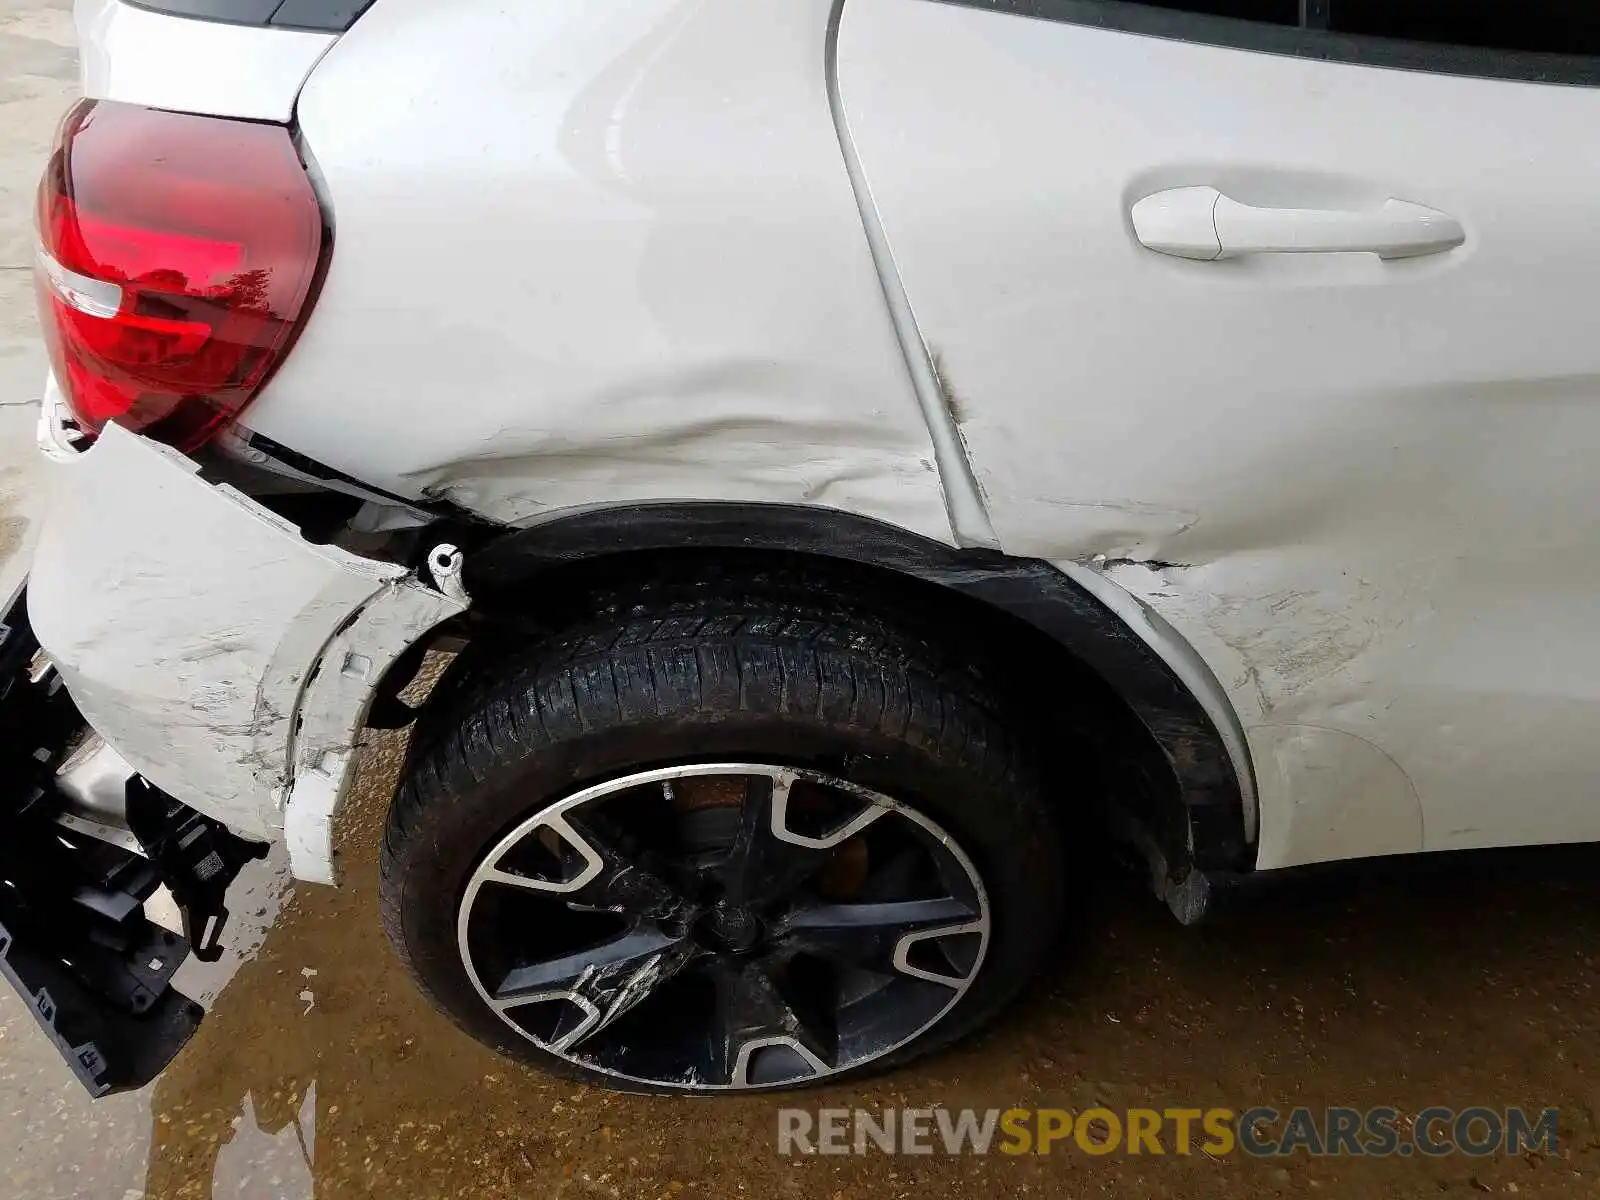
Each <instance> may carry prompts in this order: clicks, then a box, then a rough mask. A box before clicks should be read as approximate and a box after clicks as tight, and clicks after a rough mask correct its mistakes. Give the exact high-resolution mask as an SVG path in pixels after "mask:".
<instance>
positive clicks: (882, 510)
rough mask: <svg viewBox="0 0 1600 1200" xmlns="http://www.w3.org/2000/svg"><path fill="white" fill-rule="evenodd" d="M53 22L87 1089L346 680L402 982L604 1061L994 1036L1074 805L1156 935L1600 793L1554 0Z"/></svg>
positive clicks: (324, 762)
mask: <svg viewBox="0 0 1600 1200" xmlns="http://www.w3.org/2000/svg"><path fill="white" fill-rule="evenodd" d="M78 22H79V29H80V33H81V37H82V41H83V47H84V64H85V67H84V81H85V90H86V93H87V95H88V96H89V99H87V100H85V101H84V102H82V103H81V104H79V105H78V106H77V107H76V108H75V109H74V110H73V111H72V113H71V114H70V115H69V116H68V117H67V119H66V121H65V123H64V124H63V126H62V131H61V135H60V139H59V143H58V147H57V149H56V152H55V154H54V156H53V157H52V159H51V161H50V164H49V167H48V170H47V171H46V173H45V178H44V181H43V183H42V185H41V189H40V194H39V210H38V213H39V216H38V222H39V226H38V227H39V238H40V249H39V257H38V263H39V269H38V279H39V286H40V296H41V313H42V317H43V325H44V329H45V333H46V337H47V340H48V342H49V346H50V351H51V356H52V361H53V364H54V371H53V375H52V379H51V381H50V383H49V385H48V387H47V390H46V394H45V403H44V409H43V417H42V422H41V432H40V441H41V445H42V447H43V449H44V452H45V453H46V454H48V455H49V456H50V457H52V458H53V459H56V460H58V461H59V463H60V466H59V468H58V469H57V474H58V475H59V484H60V486H59V489H58V492H59V494H58V495H57V497H56V499H55V501H54V507H53V510H52V512H51V514H50V517H49V520H48V523H47V526H46V528H45V530H44V533H43V535H42V539H41V541H40V544H39V549H38V553H37V558H36V560H35V562H34V564H33V568H32V570H33V574H32V577H31V581H30V584H29V588H28V595H27V614H26V616H25V615H24V614H23V612H22V610H21V607H20V605H19V606H17V607H16V608H14V610H13V614H12V618H11V622H10V623H11V625H12V626H13V629H12V635H11V637H10V638H9V639H8V641H7V643H6V645H5V646H4V647H3V654H4V657H5V664H4V665H5V667H6V671H7V674H6V675H5V676H4V681H3V686H4V687H5V688H6V689H8V690H6V691H5V693H4V697H5V698H4V700H3V701H0V715H3V716H4V718H5V719H6V720H7V721H8V722H10V724H9V725H8V737H11V736H12V731H13V730H21V729H26V731H27V734H28V736H27V737H23V736H22V735H21V734H17V735H16V736H15V738H14V740H15V742H16V745H17V746H18V747H19V749H18V750H17V751H15V752H12V757H13V758H14V759H15V760H16V762H15V763H14V764H13V765H14V770H13V772H12V775H11V778H13V779H15V780H26V786H25V787H24V786H23V785H22V784H20V783H19V784H16V785H15V786H13V785H11V784H8V785H7V786H8V787H10V788H12V790H13V791H15V792H17V795H16V796H15V797H13V799H14V801H15V802H14V803H11V802H9V801H8V805H9V807H3V808H0V823H9V832H8V833H7V835H6V840H5V846H6V847H7V848H6V849H5V850H3V851H0V865H5V867H6V871H7V874H6V875H5V878H6V879H7V881H8V882H10V883H12V886H11V887H9V888H6V889H0V966H4V968H5V970H6V971H7V973H8V974H9V975H10V976H11V977H12V979H13V981H14V982H16V983H18V985H19V986H21V987H22V988H23V990H24V991H26V992H27V993H28V994H29V995H30V996H31V997H32V998H33V999H34V1002H35V1007H36V1009H37V1010H38V1011H39V1012H40V1016H41V1020H42V1021H43V1022H44V1024H45V1025H46V1026H47V1028H48V1029H50V1030H51V1031H52V1032H53V1033H54V1035H55V1036H56V1037H57V1039H58V1042H59V1043H60V1044H61V1045H62V1046H63V1048H64V1049H65V1050H66V1051H67V1052H68V1053H69V1055H70V1056H71V1057H72V1058H73V1061H74V1062H75V1064H76V1065H77V1067H78V1070H79V1074H80V1075H81V1076H82V1077H83V1078H84V1079H85V1081H86V1082H87V1083H89V1085H90V1086H91V1087H92V1088H94V1089H95V1090H97V1091H108V1090H115V1089H116V1088H119V1087H126V1086H134V1085H136V1084H138V1083H140V1082H142V1081H144V1080H145V1079H147V1078H149V1077H150V1075H151V1074H152V1073H153V1072H154V1071H156V1070H159V1069H160V1066H161V1065H162V1064H163V1063H165V1062H166V1061H167V1060H168V1059H169V1058H170V1057H171V1054H172V1053H175V1052H176V1050H177V1048H178V1047H179V1046H181V1044H182V1041H183V1039H184V1038H185V1037H186V1036H187V1035H188V1032H189V1031H191V1030H192V1028H193V1023H194V1021H195V1020H196V1019H198V1014H197V1013H196V1012H195V1010H194V1009H193V1007H192V1006H189V1005H188V1004H187V1002H186V1001H184V1000H183V999H182V997H181V996H178V995H177V993H175V992H173V991H172V990H171V988H170V986H169V984H168V982H167V976H169V975H170V967H171V965H172V964H173V962H175V961H178V960H181V959H182V957H183V953H184V952H185V951H186V950H188V949H193V950H195V951H196V952H197V953H201V954H210V953H214V952H215V944H216V934H217V929H218V926H219V925H220V922H221V920H222V919H223V917H224V916H225V914H226V910H225V907H224V906H223V902H222V897H223V896H224V895H225V892H226V888H227V883H228V881H229V880H230V879H231V878H232V876H233V873H234V872H235V871H236V869H237V867H238V865H239V863H241V862H243V861H245V860H246V859H248V858H249V857H250V856H251V855H253V854H257V853H259V852H260V848H261V846H262V845H263V844H264V843H268V842H272V841H278V840H282V841H285V842H286V843H287V845H288V852H289V856H290V861H291V864H292V869H293V872H294V874H295V875H296V876H297V877H298V878H300V879H303V880H309V881H316V882H321V883H333V882H335V881H336V876H337V859H338V849H337V845H336V839H335V837H334V832H333V831H334V829H335V818H336V816H337V814H338V809H339V804H340V800H341V797H342V796H343V795H344V794H345V792H346V789H347V786H348V784H349V779H350V775H351V771H352V764H353V762H354V760H355V757H356V751H357V748H358V746H359V745H360V743H361V740H362V737H363V729H364V728H367V727H400V726H404V725H411V724H414V726H415V728H414V732H413V735H412V738H411V749H410V758H409V761H408V763H407V765H406V767H405V771H404V774H403V778H402V782H401V784H400V788H399V792H398V794H397V796H396V798H395V800H394V803H393V806H392V809H391V811H390V813H389V819H388V828H387V833H386V838H385V842H384V854H383V864H382V871H383V912H384V920H385V925H386V927H387V929H388V932H389V935H390V937H391V938H392V939H393V940H394V943H395V945H396V947H397V948H398V950H399V953H400V955H401V957H402V958H403V959H404V961H405V963H406V964H407V966H408V967H409V968H410V970H411V971H412V973H413V974H414V975H415V977H416V979H417V980H418V982H419V983H420V984H421V986H422V987H423V988H424V989H425V990H426V991H427V992H428V994H429V995H430V996H431V997H432V998H433V999H434V1000H435V1001H436V1002H437V1003H438V1005H439V1006H440V1007H441V1008H442V1009H443V1010H444V1011H445V1012H447V1013H448V1014H449V1015H450V1016H451V1017H453V1018H454V1019H455V1020H456V1021H457V1022H458V1023H460V1024H461V1025H462V1026H463V1027H464V1028H466V1029H467V1030H468V1031H469V1032H471V1033H472V1034H473V1035H474V1036H476V1037H478V1038H480V1039H482V1040H483V1041H485V1042H487V1043H489V1044H491V1045H494V1046H497V1047H500V1048H501V1049H503V1050H505V1051H507V1052H509V1053H512V1054H515V1055H518V1056H520V1057H522V1058H525V1059H528V1060H530V1061H533V1062H536V1063H539V1064H541V1065H543V1066H546V1067H548V1068H549V1069H551V1070H555V1071H562V1072H566V1073H569V1074H571V1075H574V1076H577V1077H581V1078H584V1079H588V1080H592V1081H594V1082H598V1083H603V1084H607V1085H611V1086H617V1087H622V1088H627V1089H631V1090H641V1091H671V1092H689V1091H708V1090H719V1089H730V1088H777V1087H784V1086H791V1085H797V1084H804V1083H809V1082H812V1081H815V1080H818V1079H823V1078H837V1077H838V1076H841V1075H843V1074H847V1073H853V1072H858V1071H863V1070H867V1069H879V1068H883V1067H886V1066H890V1065H893V1064H897V1063H900V1062H903V1061H905V1060H907V1059H909V1058H911V1057H912V1056H914V1055H916V1054H918V1053H921V1052H924V1051H926V1050H929V1049H931V1048H934V1047H937V1046H940V1045H943V1044H945V1043H947V1042H949V1041H950V1040H951V1039H953V1038H956V1037H958V1036H960V1035H961V1034H963V1033H965V1032H967V1031H969V1030H971V1029H973V1028H975V1027H976V1026H977V1025H979V1024H980V1023H982V1022H983V1021H984V1020H986V1019H987V1018H989V1017H990V1016H991V1015H992V1014H993V1013H994V1012H995V1011H996V1010H997V1009H998V1008H999V1007H1000V1006H1001V1005H1002V1004H1003V1003H1004V1002H1005V1001H1006V1000H1007V999H1009V998H1010V997H1011V996H1012V995H1013V994H1014V993H1015V992H1016V990H1017V989H1018V988H1019V987H1020V986H1021V985H1022V983H1023V982H1024V981H1025V980H1026V979H1027V977H1028V975H1029V974H1030V972H1032V971H1033V969H1034V968H1035V967H1036V966H1037V965H1038V963H1039V962H1040V960H1041V958H1042V957H1043V956H1044V955H1046V953H1047V952H1048V949H1049V946H1050V941H1051V935H1052V931H1053V929H1054V928H1055V926H1056V924H1057V922H1058V919H1059V916H1060V913H1061V910H1062V907H1063V904H1064V895H1065V894H1068V893H1070V891H1071V889H1072V880H1071V879H1070V878H1065V877H1064V875H1063V867H1062V862H1063V857H1062V853H1063V852H1062V845H1063V841H1064V840H1067V839H1073V840H1076V839H1077V838H1078V837H1079V836H1080V833H1081V831H1082V830H1084V829H1086V828H1087V827H1088V826H1089V824H1090V823H1091V822H1094V821H1102V822H1105V823H1107V824H1109V826H1110V828H1111V829H1112V830H1113V832H1114V833H1116V834H1117V835H1118V836H1119V837H1121V838H1122V839H1124V840H1125V841H1126V842H1128V843H1129V844H1130V845H1132V846H1133V847H1135V848H1136V849H1137V850H1138V851H1139V852H1140V854H1141V855H1142V857H1143V859H1144V860H1145V861H1147V862H1148V864H1149V874H1150V878H1151V880H1152V882H1153V884H1154V887H1155V890H1156V891H1157V892H1158V894H1159V895H1160V896H1161V897H1163V898H1164V899H1165V900H1166V901H1167V902H1168V903H1169V904H1170V905H1171V906H1172V908H1173V909H1174V911H1175V912H1176V913H1177V914H1178V916H1179V917H1180V918H1182V919H1184V920H1186V921H1192V920H1195V919H1198V917H1199V916H1200V915H1201V914H1202V913H1203V912H1204V911H1205V909H1206V907H1207V905H1208V903H1209V901H1210V899H1211V897H1212V895H1213V893H1214V891H1215V889H1216V888H1217V887H1218V886H1219V885H1222V884H1228V883H1234V882H1237V881H1239V880H1241V879H1243V878H1246V877H1248V876H1252V875H1255V876H1260V875H1262V874H1263V873H1266V872H1270V871H1275V870H1281V869H1282V868H1286V867H1292V866H1297V865H1301V864H1308V863H1315V862H1324V861H1329V860H1334V859H1346V858H1356V857H1369V856H1376V855H1399V854H1408V853H1412V852H1417V851H1433V850H1449V849H1463V848H1472V847H1486V846H1503V845H1513V844H1518V845H1520V844H1533V843H1551V842H1572V841H1589V840H1600V804H1597V803H1596V801H1595V798H1594V778H1595V768H1594V763H1593V761H1592V760H1591V758H1590V752H1591V750H1592V749H1593V747H1594V743H1595V738H1596V730H1597V729H1600V684H1597V680H1600V601H1597V599H1596V597H1597V594H1600V553H1597V552H1596V549H1595V538H1596V515H1595V514H1596V513H1600V470H1597V469H1596V468H1595V464H1594V458H1595V447H1597V446H1600V337H1597V336H1596V334H1595V330H1594V312H1593V310H1592V309H1591V308H1590V307H1589V304H1590V301H1588V300H1586V299H1585V297H1592V295H1593V292H1594V287H1595V280H1596V279H1597V278H1600V237H1597V236H1596V234H1595V232H1594V226H1595V218H1596V213H1597V211H1600V154H1596V153H1595V142H1596V136H1597V135H1596V131H1597V130H1600V91H1597V90H1596V89H1595V88H1594V87H1593V86H1592V85H1595V84H1597V83H1600V57H1597V55H1600V17H1597V16H1596V15H1594V14H1593V13H1592V12H1591V11H1590V10H1589V9H1587V8H1584V7H1583V6H1577V5H1570V4H1556V3H1553V2H1549V0H1533V2H1531V3H1526V4H1522V5H1518V6H1516V8H1515V11H1514V12H1513V11H1510V10H1505V11H1495V12H1491V11H1489V10H1488V9H1484V10H1483V11H1480V10H1479V8H1477V7H1473V6H1457V5H1445V4H1437V3H1431V2H1429V0H1393V2H1385V3H1381V4H1380V3H1376V2H1374V0H1194V2H1192V3H1191V2H1185V0H1163V2H1162V3H1158V4H1143V3H1123V2H1117V0H763V2H761V3H752V2H751V0H701V2H699V3H695V4H684V3H680V2H678V0H621V2H617V3H607V4H597V3H580V2H578V0H539V2H538V3H523V4H507V3H504V2H503V0H450V3H439V2H438V0H376V3H371V2H370V0H368V2H362V0H140V2H139V3H137V4H134V3H131V2H125V0H79V9H78ZM29 618H31V622H32V629H33V631H34V632H35V633H36V635H37V640H38V643H40V644H42V647H43V648H42V650H37V647H36V646H35V643H34V642H33V640H32V636H31V635H30V634H29V630H28V625H27V621H28V619H29ZM36 650H37V652H35V651H36ZM429 650H450V651H455V652H456V653H455V654H454V657H453V659H452V660H451V662H450V665H449V666H448V668H447V669H446V670H445V672H444V675H443V677H442V678H441V679H439V680H438V682H437V684H436V685H435V686H433V688H432V690H431V691H429V692H427V693H426V699H425V700H418V699H417V698H416V697H417V695H418V694H419V693H421V692H422V690H423V689H421V687H420V686H419V687H418V688H414V689H412V690H411V691H409V692H408V691H406V688H407V685H408V684H410V683H412V682H413V681H414V680H416V678H417V676H418V673H419V669H420V668H421V666H422V664H423V661H424V658H425V655H426V654H427V652H428V651H429ZM61 683H64V684H65V689H64V690H62V689H61V687H60V686H59V685H60V684H61ZM403 692H404V693H405V697H404V698H403V697H402V693H403ZM80 714H81V720H80ZM83 722H86V724H87V728H83V727H81V725H82V723H83ZM24 793H25V794H24ZM12 810H15V811H12ZM86 895H87V896H89V897H90V900H92V901H93V902H92V903H90V902H89V901H86V900H85V899H84V897H85V896H86ZM162 896H170V897H171V898H172V899H174V900H175V901H176V903H177V905H178V907H179V908H180V909H181V910H182V912H183V915H184V917H185V920H184V923H183V927H184V930H185V933H186V937H185V938H181V939H180V938H178V937H176V936H175V935H172V934H165V933H161V932H159V931H157V930H156V929H155V928H154V926H152V925H151V924H150V923H149V921H148V920H147V917H146V915H145V913H146V912H148V911H153V909H152V905H153V903H154V902H155V900H156V899H158V898H160V897H162ZM152 945H159V946H164V947H166V951H165V952H164V953H158V954H156V955H155V956H154V957H153V958H152V957H151V956H150V954H149V950H150V947H151V946H152ZM108 947H109V949H108ZM41 998H42V999H41Z"/></svg>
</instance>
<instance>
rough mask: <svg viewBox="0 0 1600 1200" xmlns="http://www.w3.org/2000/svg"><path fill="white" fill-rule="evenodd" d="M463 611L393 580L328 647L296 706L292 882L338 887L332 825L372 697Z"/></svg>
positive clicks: (288, 827)
mask: <svg viewBox="0 0 1600 1200" xmlns="http://www.w3.org/2000/svg"><path fill="white" fill-rule="evenodd" d="M466 608H467V604H466V602H465V601H463V600H460V599H452V598H451V597H449V596H445V595H442V594H441V593H439V592H436V591H434V590H432V589H431V588H427V587H424V586H423V585H422V584H420V583H418V582H417V581H416V580H415V579H411V578H407V579H398V580H393V581H391V582H389V583H388V584H386V585H385V586H384V587H383V588H382V589H381V590H380V591H379V592H378V593H377V594H376V595H374V596H373V597H372V598H371V599H370V600H368V601H367V603H366V604H365V605H363V607H362V609H361V612H360V615H359V616H357V617H356V619H355V620H353V621H352V622H350V624H349V625H348V626H346V627H345V628H343V629H341V630H340V631H339V632H338V633H337V634H336V635H334V638H333V640H332V641H331V642H329V643H328V646H327V648H326V649H325V650H324V651H323V653H322V656H321V658H320V660H319V662H318V665H317V670H316V672H315V674H314V675H313V676H312V678H311V681H310V683H308V684H307V685H306V689H305V694H304V696H303V697H302V699H301V704H300V713H301V716H302V717H303V720H302V722H301V725H300V727H299V729H298V731H297V732H296V734H295V741H294V776H293V783H292V785H291V787H290V790H289V793H288V800H287V803H286V805H285V810H284V837H285V840H286V841H287V842H288V844H289V864H290V867H291V868H292V870H293V872H294V875H295V878H297V879H304V880H305V881H307V882H308V883H328V884H332V883H337V882H338V873H337V869H336V863H335V861H334V853H333V818H334V814H335V813H337V812H338V809H339V804H340V802H341V801H342V800H343V799H344V796H345V793H346V792H347V791H348V790H349V787H350V784H351V781H352V776H353V775H354V772H353V770H352V769H351V768H352V766H353V764H354V758H355V751H356V746H357V743H358V741H359V739H360V737H361V731H362V727H363V725H364V723H365V721H366V716H367V711H368V709H370V708H371V706H372V699H373V689H374V687H375V686H376V685H377V682H378V680H380V679H381V678H382V677H383V674H384V672H385V671H386V670H388V668H389V666H390V665H391V664H392V663H393V662H394V660H395V659H397V658H398V657H399V656H400V655H401V654H402V653H404V652H405V650H406V648H407V647H408V646H410V645H411V644H412V643H413V642H415V641H416V640H417V639H418V638H420V637H421V636H422V635H423V634H424V633H426V632H427V631H428V630H429V629H432V628H433V627H434V626H435V625H437V624H439V622H441V621H443V620H445V619H447V618H449V617H452V616H455V615H456V614H457V613H460V612H464V611H465V610H466Z"/></svg>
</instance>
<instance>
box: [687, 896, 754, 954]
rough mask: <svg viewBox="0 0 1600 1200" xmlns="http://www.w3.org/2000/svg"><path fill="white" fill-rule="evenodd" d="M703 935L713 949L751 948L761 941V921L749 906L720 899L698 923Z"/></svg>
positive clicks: (696, 924)
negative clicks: (743, 906) (741, 905)
mask: <svg viewBox="0 0 1600 1200" xmlns="http://www.w3.org/2000/svg"><path fill="white" fill-rule="evenodd" d="M695 927H696V929H697V930H698V932H699V934H700V936H701V938H702V939H703V940H704V941H705V943H706V944H707V945H708V946H710V947H711V948H712V949H714V950H722V951H729V952H735V953H736V952H738V951H741V950H749V949H750V948H752V947H753V946H755V944H756V943H757V942H759V941H760V940H761V933H762V929H761V921H760V919H759V918H758V917H757V916H756V915H755V913H753V912H751V911H750V910H749V909H748V908H742V907H740V906H739V905H737V904H729V903H728V902H727V901H726V900H718V901H717V902H716V904H714V905H712V907H710V908H708V909H707V910H706V911H705V912H704V913H702V914H701V915H700V919H699V920H698V921H697V922H696V923H695Z"/></svg>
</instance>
